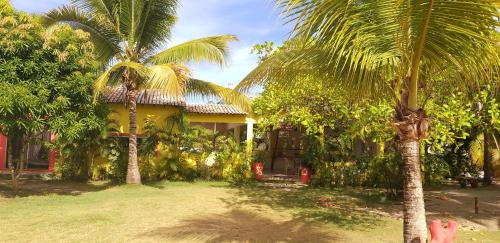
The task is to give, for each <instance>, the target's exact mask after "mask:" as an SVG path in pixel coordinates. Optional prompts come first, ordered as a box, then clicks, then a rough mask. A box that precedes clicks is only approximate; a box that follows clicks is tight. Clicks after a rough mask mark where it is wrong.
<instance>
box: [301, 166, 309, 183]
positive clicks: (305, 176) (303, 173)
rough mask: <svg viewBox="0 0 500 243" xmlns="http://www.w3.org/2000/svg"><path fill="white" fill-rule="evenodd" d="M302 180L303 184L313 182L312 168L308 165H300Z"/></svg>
mask: <svg viewBox="0 0 500 243" xmlns="http://www.w3.org/2000/svg"><path fill="white" fill-rule="evenodd" d="M300 182H302V184H309V183H311V170H309V168H307V167H300Z"/></svg>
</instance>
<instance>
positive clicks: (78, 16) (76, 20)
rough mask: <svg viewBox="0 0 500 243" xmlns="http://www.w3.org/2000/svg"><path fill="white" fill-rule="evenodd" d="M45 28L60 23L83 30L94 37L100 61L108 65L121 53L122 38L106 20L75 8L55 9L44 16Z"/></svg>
mask: <svg viewBox="0 0 500 243" xmlns="http://www.w3.org/2000/svg"><path fill="white" fill-rule="evenodd" d="M42 23H43V24H44V25H45V26H53V25H56V24H60V23H65V24H69V25H70V26H72V27H73V28H76V29H82V30H84V31H86V32H88V33H90V35H91V36H92V38H91V39H92V41H93V43H94V46H95V48H96V51H97V53H96V55H97V56H98V57H99V60H101V61H103V62H104V63H107V62H108V61H109V60H110V59H111V58H112V57H113V56H114V55H116V54H118V53H120V52H121V50H120V47H119V43H120V38H119V37H118V35H117V33H116V32H115V31H114V29H113V26H112V25H110V24H109V23H108V22H107V21H105V19H104V18H101V17H99V16H98V15H91V14H88V13H86V12H83V11H80V10H78V9H77V8H75V7H73V6H63V7H60V8H58V9H53V10H50V11H49V12H47V13H46V14H45V15H43V16H42Z"/></svg>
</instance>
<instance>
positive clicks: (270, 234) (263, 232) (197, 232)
mask: <svg viewBox="0 0 500 243" xmlns="http://www.w3.org/2000/svg"><path fill="white" fill-rule="evenodd" d="M139 237H141V238H151V239H153V240H160V241H165V242H170V241H187V242H318V243H322V242H334V241H338V240H339V238H338V237H336V236H334V235H332V234H331V233H327V232H325V231H321V230H319V229H317V228H315V227H314V226H312V225H310V224H307V223H305V222H301V221H298V220H290V221H284V222H275V221H273V220H271V219H269V218H264V217H262V216H259V215H256V214H252V213H250V212H248V211H245V210H238V209H233V210H231V211H230V212H228V213H225V214H216V215H209V216H200V217H197V218H192V219H188V220H184V221H182V222H181V223H180V224H179V225H176V226H173V227H159V228H156V229H154V230H152V231H149V232H146V233H143V234H141V235H139Z"/></svg>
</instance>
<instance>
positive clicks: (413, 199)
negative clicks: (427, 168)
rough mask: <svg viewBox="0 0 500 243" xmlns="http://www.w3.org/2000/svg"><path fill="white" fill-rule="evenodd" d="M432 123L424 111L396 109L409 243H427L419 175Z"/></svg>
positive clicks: (404, 230)
mask: <svg viewBox="0 0 500 243" xmlns="http://www.w3.org/2000/svg"><path fill="white" fill-rule="evenodd" d="M429 124H430V122H429V119H428V118H427V117H426V115H425V112H424V111H423V110H422V109H419V110H417V111H411V110H409V109H407V108H406V107H405V106H401V105H400V106H399V109H397V110H396V122H395V123H394V127H395V129H396V131H397V133H398V136H399V150H400V152H401V156H402V157H403V174H404V187H403V189H404V202H403V205H404V206H403V218H404V220H403V236H404V242H406V243H410V242H411V243H414V242H415V243H425V242H426V241H427V225H426V219H425V205H424V193H423V189H422V178H421V175H420V173H421V172H420V140H421V139H422V138H425V137H427V135H428V134H427V132H428V129H429Z"/></svg>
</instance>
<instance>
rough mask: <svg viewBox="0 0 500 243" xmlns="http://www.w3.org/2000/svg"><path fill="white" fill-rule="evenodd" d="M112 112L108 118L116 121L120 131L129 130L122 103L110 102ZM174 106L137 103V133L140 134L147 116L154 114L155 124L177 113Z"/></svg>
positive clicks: (126, 111)
mask: <svg viewBox="0 0 500 243" xmlns="http://www.w3.org/2000/svg"><path fill="white" fill-rule="evenodd" d="M109 106H110V108H111V110H112V111H113V113H112V114H111V116H110V118H111V119H113V120H115V121H117V122H118V125H119V130H120V133H128V132H129V122H128V110H127V108H126V107H125V105H123V104H110V105H109ZM179 111H180V110H179V108H177V107H175V106H159V105H137V133H138V134H141V133H142V130H143V128H144V122H145V120H146V118H147V117H148V116H154V119H155V120H156V124H158V125H160V124H162V123H163V122H164V121H165V119H166V118H168V117H170V116H173V115H175V114H177V113H179Z"/></svg>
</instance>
